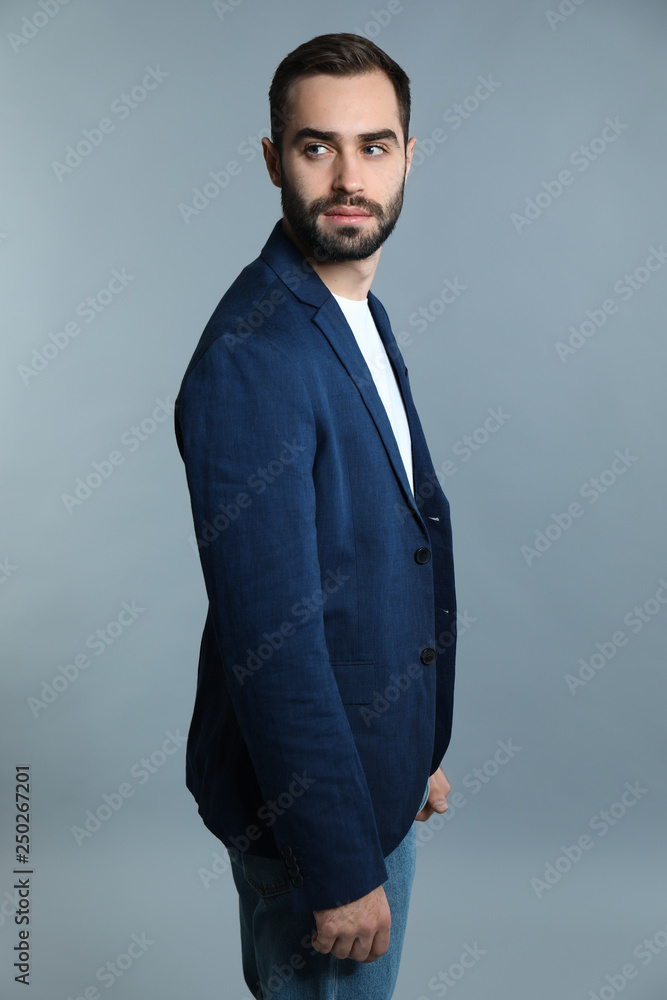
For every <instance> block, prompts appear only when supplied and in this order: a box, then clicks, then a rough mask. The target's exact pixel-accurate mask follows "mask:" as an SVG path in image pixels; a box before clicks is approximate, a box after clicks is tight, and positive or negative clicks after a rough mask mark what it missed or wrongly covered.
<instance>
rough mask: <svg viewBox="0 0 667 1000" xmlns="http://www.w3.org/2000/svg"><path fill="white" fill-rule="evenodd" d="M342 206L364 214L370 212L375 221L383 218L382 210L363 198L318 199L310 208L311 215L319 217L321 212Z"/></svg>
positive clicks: (375, 203) (379, 206) (373, 202)
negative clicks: (360, 209) (355, 209)
mask: <svg viewBox="0 0 667 1000" xmlns="http://www.w3.org/2000/svg"><path fill="white" fill-rule="evenodd" d="M338 205H344V206H345V207H346V208H363V210H364V211H365V212H370V214H371V215H373V216H375V218H376V219H382V218H383V217H384V210H383V208H382V206H381V205H378V204H377V202H375V201H367V200H366V199H365V198H336V199H331V198H320V199H319V200H318V201H314V202H313V204H312V205H311V206H310V212H311V215H313V216H315V215H319V214H320V213H321V212H328V211H329V209H331V208H336V207H337V206H338Z"/></svg>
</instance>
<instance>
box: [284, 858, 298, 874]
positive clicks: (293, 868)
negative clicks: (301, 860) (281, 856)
mask: <svg viewBox="0 0 667 1000" xmlns="http://www.w3.org/2000/svg"><path fill="white" fill-rule="evenodd" d="M286 864H287V872H288V874H289V875H298V874H299V866H298V864H297V863H296V861H295V860H294V859H293V858H291V859H290V860H289V861H287V862H286Z"/></svg>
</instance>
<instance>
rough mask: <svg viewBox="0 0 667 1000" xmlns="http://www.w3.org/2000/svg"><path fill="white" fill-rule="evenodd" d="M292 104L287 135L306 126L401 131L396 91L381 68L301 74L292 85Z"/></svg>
mask: <svg viewBox="0 0 667 1000" xmlns="http://www.w3.org/2000/svg"><path fill="white" fill-rule="evenodd" d="M289 104H290V108H289V111H290V118H289V124H288V126H287V133H288V134H289V133H290V132H291V133H292V134H294V133H295V132H296V131H297V130H298V129H300V128H303V126H304V125H309V126H311V127H312V128H316V129H318V130H320V131H322V132H329V131H330V132H340V133H341V134H346V133H349V134H350V135H358V134H360V133H362V132H370V131H372V130H373V129H380V128H394V130H395V131H396V132H397V133H398V131H399V128H398V126H399V124H400V119H399V113H398V101H397V98H396V91H395V90H394V85H393V84H392V82H391V80H390V79H389V77H388V76H387V75H386V73H383V72H382V71H381V70H376V71H373V72H371V73H363V74H360V75H358V76H330V75H329V74H326V73H315V74H312V75H310V76H303V77H299V78H298V79H297V80H295V81H294V82H293V83H292V85H291V87H290V92H289Z"/></svg>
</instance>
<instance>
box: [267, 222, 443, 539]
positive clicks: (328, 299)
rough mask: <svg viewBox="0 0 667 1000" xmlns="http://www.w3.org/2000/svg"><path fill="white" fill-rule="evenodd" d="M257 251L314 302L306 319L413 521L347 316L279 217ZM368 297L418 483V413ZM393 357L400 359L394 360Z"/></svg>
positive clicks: (384, 419)
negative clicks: (357, 405)
mask: <svg viewBox="0 0 667 1000" xmlns="http://www.w3.org/2000/svg"><path fill="white" fill-rule="evenodd" d="M261 256H262V257H263V258H264V259H265V260H266V262H267V263H268V264H269V265H270V267H271V268H272V269H273V270H274V271H275V272H276V274H277V275H278V277H280V278H281V280H283V281H284V282H285V284H286V285H287V287H288V288H289V289H290V291H292V292H293V294H294V295H296V297H297V298H298V299H300V300H301V301H302V302H307V303H308V304H309V305H312V306H316V307H317V312H316V313H315V315H314V316H313V320H312V321H313V323H314V324H315V325H316V326H317V327H318V328H319V329H320V330H321V332H322V333H323V334H324V336H325V337H326V338H327V340H328V341H329V343H330V344H331V347H332V348H333V350H334V351H335V352H336V354H337V356H338V358H339V360H340V362H341V364H342V365H343V366H344V368H345V369H346V371H347V373H348V375H349V376H350V378H351V379H352V381H353V382H354V383H355V385H356V387H357V389H358V390H359V392H360V394H361V397H362V399H363V401H364V403H365V405H366V408H367V409H368V411H369V413H370V415H371V417H372V418H373V422H374V424H375V426H376V428H377V431H378V433H379V435H380V437H381V439H382V443H383V444H384V447H385V450H386V452H387V456H388V458H389V461H390V462H391V465H392V467H393V470H394V473H395V475H396V477H397V479H398V480H399V482H400V484H401V488H402V490H403V493H404V495H405V499H406V503H407V504H408V506H409V507H410V508H411V509H412V510H413V511H414V512H415V514H416V515H417V517H418V518H419V520H420V521H422V522H423V518H422V515H421V513H420V512H419V508H418V507H417V504H416V501H415V497H414V495H413V493H412V489H411V487H410V484H409V482H408V478H407V476H406V473H405V466H404V465H403V459H402V458H401V453H400V451H399V449H398V444H397V443H396V437H395V435H394V432H393V429H392V426H391V423H390V421H389V417H388V416H387V411H386V410H385V408H384V404H383V402H382V400H381V399H380V396H379V393H378V391H377V389H376V387H375V382H374V381H373V377H372V376H371V373H370V371H369V368H368V365H367V364H366V361H365V360H364V356H363V354H362V353H361V350H360V349H359V345H358V344H357V341H356V339H355V337H354V334H353V333H352V331H351V330H350V327H349V325H348V323H347V320H346V319H345V316H344V315H343V313H342V311H341V309H340V308H339V306H338V303H337V302H336V300H335V298H334V297H333V295H332V294H331V292H330V291H329V289H328V288H327V286H326V285H325V284H324V282H323V281H322V279H321V278H320V277H319V275H318V274H317V272H316V271H315V270H314V269H313V268H312V267H311V266H310V265H309V263H308V261H307V259H306V258H305V257H304V256H303V254H302V253H301V251H300V250H299V249H298V247H297V246H296V245H295V244H294V243H292V241H291V240H290V239H289V237H288V236H286V235H285V233H284V232H283V229H282V221H279V222H278V223H277V224H276V226H275V227H274V229H273V232H272V233H271V236H270V237H269V239H268V241H267V243H266V245H265V246H264V248H263V250H262V253H261ZM368 302H369V307H370V310H371V315H372V316H373V319H374V321H375V324H376V326H377V328H378V331H379V333H380V337H381V338H382V342H383V344H384V346H385V350H386V351H387V355H388V357H389V360H390V363H391V365H392V368H393V370H394V372H395V373H396V378H397V380H398V385H399V388H400V391H401V395H402V396H403V401H404V403H405V409H406V413H407V417H408V426H409V428H410V436H411V439H412V453H413V477H414V481H415V486H418V484H419V482H420V481H421V475H422V469H423V467H424V466H423V459H422V448H423V447H425V446H426V443H425V441H424V438H423V434H422V433H421V427H420V425H419V418H418V416H417V412H416V410H415V406H414V403H413V401H412V395H411V393H410V387H409V385H408V382H407V378H406V374H405V372H406V369H405V366H404V365H403V363H402V358H401V355H400V352H399V350H398V345H397V344H396V340H395V339H394V335H393V333H392V332H391V327H390V326H389V324H388V322H387V321H386V319H385V316H384V315H383V313H384V310H383V309H382V308H381V307H380V304H379V300H378V299H376V297H375V296H374V295H373V294H372V292H369V294H368ZM397 359H400V360H399V361H398V363H397Z"/></svg>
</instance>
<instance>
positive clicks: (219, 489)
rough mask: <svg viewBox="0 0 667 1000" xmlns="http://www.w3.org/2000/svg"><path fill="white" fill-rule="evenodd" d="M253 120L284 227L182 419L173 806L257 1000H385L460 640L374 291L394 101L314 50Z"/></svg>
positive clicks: (227, 307) (399, 372)
mask: <svg viewBox="0 0 667 1000" xmlns="http://www.w3.org/2000/svg"><path fill="white" fill-rule="evenodd" d="M269 99H270V105H271V122H272V138H271V140H269V139H268V138H266V139H264V140H263V146H264V155H265V161H266V165H267V168H268V172H269V175H270V178H271V180H272V182H273V183H274V184H275V185H276V186H277V187H279V188H280V189H281V200H282V207H283V213H284V214H283V218H282V220H281V221H279V222H278V223H277V224H276V226H275V228H274V229H273V232H272V233H271V236H270V237H269V240H268V242H267V243H266V245H265V246H264V248H263V250H262V252H261V254H260V256H259V257H258V258H257V260H255V261H253V263H252V264H250V265H249V266H248V267H246V268H245V269H244V270H243V271H242V272H241V274H240V275H239V276H238V278H237V279H236V281H235V282H234V283H233V285H232V286H231V288H230V289H229V290H228V291H227V293H226V294H225V296H224V297H223V299H222V300H221V302H220V303H219V305H218V307H217V308H216V310H215V312H214V313H213V315H212V317H211V319H210V321H209V323H208V324H207V326H206V329H205V330H204V333H203V335H202V338H201V340H200V342H199V345H198V347H197V349H196V351H195V353H194V356H193V358H192V360H191V362H190V365H189V367H188V369H187V371H186V374H185V377H184V379H183V383H182V386H181V389H180V392H179V395H178V398H177V401H176V433H177V440H178V445H179V449H180V451H181V455H182V456H183V459H184V461H185V466H186V472H187V478H188V486H189V490H190V495H191V501H192V511H193V517H194V524H195V532H196V538H197V544H198V548H199V554H200V558H201V564H202V569H203V574H204V579H205V583H206V588H207V594H208V598H209V609H208V617H207V619H206V624H205V627H204V634H203V637H202V644H201V651H200V661H199V674H198V684H197V695H196V701H195V708H194V714H193V719H192V724H191V728H190V733H189V739H188V749H187V784H188V788H189V789H190V790H191V791H192V793H193V794H194V796H195V798H196V800H197V802H198V805H199V811H200V814H201V815H202V817H203V820H204V822H205V823H206V825H207V826H208V827H209V829H210V830H212V831H213V833H215V834H216V836H218V837H219V838H220V839H221V840H222V841H223V843H224V844H225V845H226V846H227V848H228V850H229V852H230V857H231V859H232V870H233V875H234V880H235V884H236V886H237V889H238V892H239V901H240V920H241V940H242V955H243V970H244V976H245V979H246V982H247V984H248V986H249V987H250V988H251V989H252V990H253V991H254V995H255V996H257V997H264V998H267V997H269V996H273V995H274V994H275V993H276V992H277V991H278V990H279V992H280V997H281V1000H289V998H292V997H294V998H297V997H299V998H301V997H323V996H325V995H326V996H329V995H334V994H333V993H332V994H330V993H329V992H326V990H327V988H328V987H327V984H328V983H334V984H335V986H334V987H332V988H333V989H334V990H335V996H336V997H337V998H338V1000H344V998H347V997H364V996H370V997H382V998H384V997H387V998H389V997H391V995H392V993H393V989H394V984H395V981H396V975H397V972H398V963H399V960H400V951H401V947H402V942H403V935H404V932H405V921H406V918H407V909H408V902H409V896H410V889H411V885H412V879H413V874H414V859H415V826H414V820H415V819H417V820H420V821H423V820H426V819H428V817H429V816H430V815H432V813H433V812H434V811H438V812H444V810H445V809H446V808H447V804H446V796H447V794H448V792H449V790H450V786H449V783H448V782H447V779H446V777H445V775H444V774H443V772H442V770H441V769H440V766H439V765H440V762H441V760H442V757H443V755H444V752H445V750H446V748H447V745H448V743H449V738H450V731H451V716H452V698H453V684H454V648H455V639H456V606H455V595H454V573H453V562H452V549H451V529H450V520H449V504H448V502H447V499H446V498H445V496H444V493H443V492H442V489H441V488H440V485H439V483H438V480H437V476H436V474H435V471H434V468H433V464H432V462H431V459H430V456H429V453H428V447H427V444H426V441H425V438H424V435H423V431H422V428H421V425H420V423H419V418H418V416H417V413H416V411H415V408H414V403H413V401H412V396H411V393H410V388H409V384H408V378H407V375H408V373H407V368H406V367H405V363H404V361H403V359H402V357H401V354H400V351H399V350H398V347H397V345H396V341H395V339H394V336H393V334H392V332H391V328H390V325H389V320H388V318H387V314H386V312H385V311H384V309H383V307H382V305H381V304H380V302H379V300H378V299H377V298H376V297H375V296H374V295H373V294H372V293H371V292H370V285H371V282H372V280H373V276H374V274H375V270H376V268H377V265H378V261H379V258H380V252H381V247H382V244H383V242H384V241H385V240H386V239H387V237H388V236H389V234H390V233H391V232H392V230H393V228H394V226H395V224H396V221H397V219H398V216H399V213H400V211H401V206H402V202H403V187H404V184H405V179H406V177H407V175H408V172H409V170H410V163H411V159H412V152H413V148H414V144H415V139H414V138H411V139H409V140H408V127H409V113H410V93H409V81H408V78H407V76H406V75H405V73H404V72H403V70H402V69H401V68H400V67H399V66H398V65H397V64H396V63H395V62H394V61H393V60H392V59H390V58H389V56H387V55H386V53H384V52H383V51H382V50H381V49H379V48H378V47H377V46H375V45H374V44H373V43H372V42H369V41H367V40H366V39H365V38H362V37H360V36H357V35H350V34H336V35H322V36H318V37H317V38H314V39H312V40H311V41H309V42H306V43H305V44H303V45H301V46H299V48H297V49H296V50H295V51H294V52H292V53H290V54H289V55H288V56H287V57H286V58H285V59H284V60H283V62H282V63H281V64H280V66H279V67H278V69H277V71H276V73H275V76H274V78H273V82H272V84H271V90H270V93H269ZM425 786H426V787H425Z"/></svg>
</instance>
